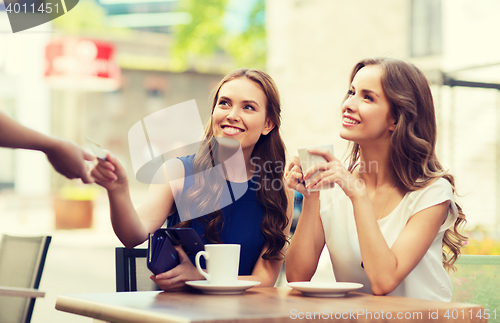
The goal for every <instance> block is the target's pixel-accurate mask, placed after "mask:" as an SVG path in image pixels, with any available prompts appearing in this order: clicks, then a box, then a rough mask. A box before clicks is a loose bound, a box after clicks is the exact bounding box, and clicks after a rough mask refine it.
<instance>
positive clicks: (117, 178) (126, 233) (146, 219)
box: [92, 154, 184, 248]
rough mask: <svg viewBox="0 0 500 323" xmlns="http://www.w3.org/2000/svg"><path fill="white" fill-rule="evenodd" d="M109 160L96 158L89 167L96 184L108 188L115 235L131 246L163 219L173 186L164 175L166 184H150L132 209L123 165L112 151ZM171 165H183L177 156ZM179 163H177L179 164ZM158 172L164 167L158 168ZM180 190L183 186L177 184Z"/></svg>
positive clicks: (168, 208)
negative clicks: (143, 199) (94, 165)
mask: <svg viewBox="0 0 500 323" xmlns="http://www.w3.org/2000/svg"><path fill="white" fill-rule="evenodd" d="M107 159H108V161H103V160H99V163H98V164H97V165H96V167H95V168H94V169H93V170H92V176H93V177H94V178H95V181H96V183H97V184H99V185H101V186H103V187H104V188H106V189H107V191H108V198H109V205H110V209H111V223H112V225H113V230H114V231H115V233H116V236H117V237H118V239H120V241H121V242H122V243H123V245H124V246H125V247H127V248H133V247H135V246H137V245H139V244H141V243H143V242H144V241H145V240H146V239H147V238H148V234H149V233H152V232H154V231H156V230H157V229H158V228H160V227H161V226H162V225H163V223H164V222H165V220H166V218H167V216H168V215H169V213H170V211H171V209H172V207H173V205H174V198H173V194H172V188H171V186H170V184H169V183H168V179H167V178H166V184H161V185H151V186H150V190H149V193H148V198H147V199H146V201H145V202H144V203H143V204H142V205H140V206H139V207H138V208H137V210H136V209H135V207H134V205H133V203H132V200H131V198H130V192H129V185H128V179H127V175H126V173H125V169H124V168H123V166H122V165H121V163H120V162H119V161H118V160H117V159H116V158H115V157H114V156H113V155H111V154H108V155H107ZM167 163H171V164H172V165H173V167H177V170H178V171H180V170H179V167H180V168H181V169H182V170H181V171H182V176H183V175H184V173H183V172H184V168H183V166H182V162H181V161H180V160H177V159H175V160H172V161H169V162H167ZM179 163H180V165H179ZM159 171H160V172H162V171H163V169H161V170H159ZM180 189H181V190H182V187H180Z"/></svg>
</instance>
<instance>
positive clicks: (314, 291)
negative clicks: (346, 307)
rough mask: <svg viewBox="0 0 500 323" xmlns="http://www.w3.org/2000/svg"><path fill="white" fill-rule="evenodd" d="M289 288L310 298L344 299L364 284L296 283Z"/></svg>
mask: <svg viewBox="0 0 500 323" xmlns="http://www.w3.org/2000/svg"><path fill="white" fill-rule="evenodd" d="M288 286H290V287H292V288H293V289H296V290H298V291H300V292H302V294H304V295H305V296H310V297H344V296H345V294H347V292H350V291H353V290H356V289H360V288H361V287H363V284H358V283H345V282H336V283H333V282H324V283H314V282H294V283H288Z"/></svg>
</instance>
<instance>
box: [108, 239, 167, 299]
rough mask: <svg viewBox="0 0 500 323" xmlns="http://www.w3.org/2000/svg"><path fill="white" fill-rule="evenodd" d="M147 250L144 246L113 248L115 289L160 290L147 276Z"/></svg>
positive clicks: (129, 290)
mask: <svg viewBox="0 0 500 323" xmlns="http://www.w3.org/2000/svg"><path fill="white" fill-rule="evenodd" d="M147 256H148V250H147V249H144V248H134V249H127V248H121V247H118V248H116V249H115V261H116V291H117V292H137V291H152V290H161V289H160V287H158V285H156V284H155V282H153V281H152V280H151V279H150V278H149V277H150V276H151V275H152V273H151V271H149V269H148V267H147Z"/></svg>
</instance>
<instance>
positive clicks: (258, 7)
mask: <svg viewBox="0 0 500 323" xmlns="http://www.w3.org/2000/svg"><path fill="white" fill-rule="evenodd" d="M245 1H247V0H245ZM228 3H229V1H228V0H180V1H179V6H178V11H182V12H188V13H189V14H190V15H191V17H192V20H191V22H190V23H189V24H186V25H178V26H176V27H175V28H174V41H173V47H172V52H171V58H172V68H173V69H174V70H178V71H182V70H186V69H188V68H190V67H191V65H192V63H191V62H193V61H195V60H197V59H206V58H209V57H212V56H214V55H215V54H216V53H218V52H225V53H227V54H228V55H229V56H230V57H231V58H232V59H233V60H234V63H235V65H237V66H241V67H243V66H245V67H253V68H264V67H265V63H266V29H265V0H257V1H255V5H254V7H253V9H252V10H251V12H250V15H249V17H248V26H247V27H246V29H245V30H243V31H241V32H231V31H228V30H226V28H225V26H224V17H225V15H226V12H227V6H228Z"/></svg>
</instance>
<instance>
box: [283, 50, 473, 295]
mask: <svg viewBox="0 0 500 323" xmlns="http://www.w3.org/2000/svg"><path fill="white" fill-rule="evenodd" d="M350 81H351V83H350V87H349V91H348V93H347V95H346V98H345V101H344V103H343V105H342V114H343V121H342V127H341V130H340V136H341V137H342V138H344V139H346V140H349V141H351V143H352V150H351V152H350V156H349V165H348V167H347V168H346V167H344V165H343V164H342V163H341V162H340V161H339V160H338V159H337V158H335V157H334V156H333V155H332V154H331V153H329V152H328V151H322V150H319V149H316V150H310V152H311V153H314V154H318V155H322V156H323V157H325V159H326V160H327V162H325V163H321V164H318V165H316V166H314V167H312V168H310V169H308V170H301V168H300V161H299V159H298V157H295V158H294V159H293V160H292V162H291V163H290V165H289V166H288V167H287V174H286V179H287V183H288V186H289V187H290V188H293V189H295V190H297V191H299V192H300V193H302V194H303V195H304V200H303V209H302V214H301V216H300V219H299V223H298V226H297V229H296V231H295V234H294V237H293V239H292V242H291V245H290V248H289V249H288V251H287V256H286V274H287V279H288V281H289V282H293V281H309V280H310V279H311V277H312V276H313V274H314V272H315V271H316V267H317V264H318V260H319V257H320V254H321V251H322V250H323V247H324V246H325V244H326V246H327V247H328V250H329V252H330V257H331V261H332V265H333V270H334V274H335V278H336V280H337V281H346V282H359V283H362V284H363V285H364V287H363V289H362V291H364V292H367V293H373V294H375V295H386V294H389V295H397V296H407V297H414V298H421V299H432V300H441V301H450V299H451V293H452V284H451V281H450V278H449V276H448V275H447V271H446V270H447V269H448V270H449V269H453V268H454V267H453V263H454V262H455V260H456V259H457V257H458V256H459V255H460V247H461V246H462V243H463V242H464V241H465V240H466V237H464V236H463V235H461V234H460V233H459V232H458V230H457V229H458V226H459V225H460V224H462V223H463V222H465V215H464V213H463V212H462V210H461V208H460V207H459V206H458V205H457V204H456V203H455V201H454V191H455V186H454V178H453V176H452V175H451V174H449V173H447V172H446V170H445V169H444V168H443V166H441V164H440V163H439V161H438V159H437V157H436V153H435V145H436V120H435V113H434V104H433V100H432V95H431V91H430V88H429V85H428V82H427V80H426V78H425V76H424V75H423V74H422V72H421V71H420V70H419V69H418V68H416V67H415V66H414V65H412V64H409V63H406V62H403V61H400V60H395V59H388V58H376V59H366V60H363V61H361V62H359V63H358V64H357V65H356V66H355V67H354V69H353V72H352V74H351V78H350ZM317 170H321V171H323V172H321V173H320V174H321V175H320V176H318V177H316V178H314V179H313V180H312V181H311V182H310V184H309V186H308V187H304V184H302V183H303V180H304V179H309V178H310V177H311V175H312V174H314V173H315V172H316V171H317ZM335 184H336V185H335ZM329 187H333V189H327V190H325V188H329ZM309 188H310V189H315V188H323V190H322V191H321V192H317V191H308V190H307V189H309Z"/></svg>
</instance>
